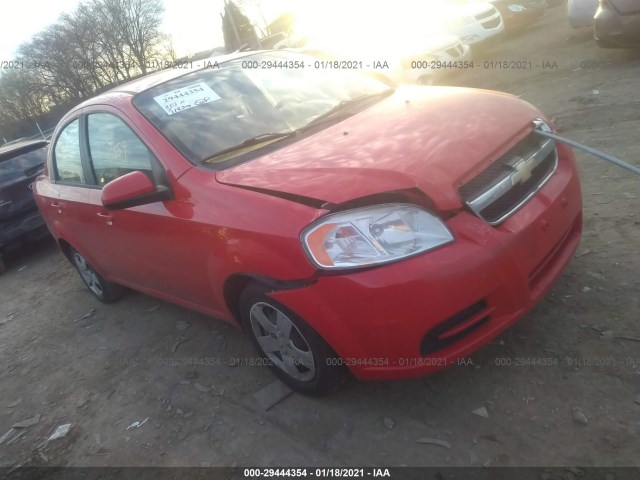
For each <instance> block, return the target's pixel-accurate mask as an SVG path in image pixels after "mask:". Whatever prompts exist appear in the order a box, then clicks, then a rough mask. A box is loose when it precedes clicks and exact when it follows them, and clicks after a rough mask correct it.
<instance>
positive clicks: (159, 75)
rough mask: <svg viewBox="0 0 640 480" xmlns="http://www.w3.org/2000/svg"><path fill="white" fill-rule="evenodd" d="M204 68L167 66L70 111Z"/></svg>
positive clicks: (236, 54)
mask: <svg viewBox="0 0 640 480" xmlns="http://www.w3.org/2000/svg"><path fill="white" fill-rule="evenodd" d="M264 52H265V50H260V51H248V52H233V53H229V54H227V55H219V56H215V57H209V58H206V59H204V60H202V62H207V61H209V62H211V63H217V64H218V65H220V64H222V63H226V62H229V61H231V60H235V59H238V58H242V57H247V56H251V55H255V54H257V53H264ZM205 68H206V67H205V64H204V63H203V66H202V67H200V68H197V69H196V68H194V69H186V68H184V69H183V68H169V69H166V70H160V71H159V72H154V73H150V74H148V75H145V76H143V77H140V78H137V79H135V80H131V81H130V82H127V83H123V84H122V85H118V86H117V87H114V88H112V89H110V90H107V91H106V92H104V93H101V94H99V95H96V96H94V97H91V98H89V99H88V100H85V101H84V102H82V103H81V104H80V105H78V106H77V107H75V108H74V109H73V110H72V111H75V110H78V109H80V108H83V107H86V106H88V105H95V104H99V103H102V102H103V101H104V100H106V99H107V98H113V97H114V96H121V95H127V96H129V95H136V94H137V93H140V92H144V91H145V90H148V89H150V88H153V87H155V86H157V85H160V84H161V83H165V82H168V81H170V80H173V79H175V78H179V77H182V76H184V75H188V74H189V73H193V72H196V71H199V70H204V69H205Z"/></svg>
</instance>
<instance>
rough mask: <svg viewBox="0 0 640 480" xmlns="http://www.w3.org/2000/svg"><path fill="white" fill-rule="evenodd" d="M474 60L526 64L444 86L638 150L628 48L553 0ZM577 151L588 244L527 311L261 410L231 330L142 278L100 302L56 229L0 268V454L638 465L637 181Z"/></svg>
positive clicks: (2, 460)
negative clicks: (503, 98)
mask: <svg viewBox="0 0 640 480" xmlns="http://www.w3.org/2000/svg"><path fill="white" fill-rule="evenodd" d="M477 59H478V60H477V61H476V63H477V64H482V65H483V66H484V63H483V61H484V60H488V61H489V60H494V61H495V60H525V61H527V62H528V61H531V68H528V69H524V70H505V69H492V68H486V69H485V68H480V67H477V68H474V69H473V70H472V71H471V70H470V71H467V72H465V73H464V74H463V75H459V76H458V77H457V78H456V79H455V83H457V84H460V85H465V86H474V87H481V88H491V89H497V90H503V91H506V92H510V93H513V94H515V95H518V96H520V97H522V98H524V99H526V100H527V101H530V102H531V103H533V104H535V105H537V106H538V107H540V108H541V110H542V111H544V112H545V113H546V114H547V115H548V116H549V117H551V118H553V119H554V120H555V122H556V123H557V126H558V129H559V132H560V133H561V134H563V135H567V136H569V137H571V138H573V139H575V140H578V141H584V142H586V143H588V144H589V145H591V146H593V147H595V148H599V149H601V150H604V151H606V152H608V153H611V154H613V155H616V156H618V157H619V158H622V159H624V160H626V161H630V162H636V163H640V161H639V158H640V155H639V154H640V143H639V142H638V139H639V138H640V137H639V136H638V131H639V127H640V94H639V90H638V78H640V51H638V50H635V51H633V50H602V49H599V48H598V47H597V46H596V45H595V44H594V42H593V41H592V38H591V33H590V32H589V31H588V29H586V30H571V29H570V28H569V26H568V24H567V22H566V19H565V18H564V9H563V8H562V7H557V8H553V9H550V10H549V12H548V14H547V15H546V16H545V17H544V18H543V19H542V20H541V21H540V22H539V24H537V25H535V26H534V27H533V28H530V29H528V30H527V31H525V32H522V34H520V35H518V36H513V37H510V38H508V39H505V40H504V41H503V42H502V43H501V44H499V45H497V46H495V47H493V48H492V49H490V50H486V51H484V52H481V53H479V56H478V57H477ZM487 65H490V64H489V63H487ZM425 88H428V87H425ZM577 158H578V162H579V165H580V175H581V178H582V182H583V190H584V191H583V194H584V209H585V228H584V236H583V241H582V244H581V246H580V247H579V250H578V253H577V255H576V258H574V260H573V262H572V263H571V265H570V266H569V268H568V269H567V270H566V272H565V273H564V274H563V275H562V277H561V278H560V280H559V281H558V283H557V284H556V286H555V287H554V289H553V291H552V292H551V294H550V295H548V296H547V298H546V299H545V300H544V301H543V302H542V303H541V304H540V305H539V306H538V307H537V308H536V309H535V310H534V311H533V312H532V313H531V314H529V315H528V316H527V317H526V318H524V319H523V320H521V321H520V322H519V323H518V324H517V325H515V326H514V327H513V328H511V329H510V330H509V331H507V332H506V333H505V334H504V335H502V336H501V337H500V338H499V339H498V340H497V341H495V342H493V343H492V344H489V345H487V346H485V347H484V348H482V349H481V350H480V351H478V352H477V353H476V354H475V355H473V356H472V357H471V360H470V361H469V362H468V364H466V365H461V366H459V367H454V368H450V369H448V370H445V371H442V372H439V373H438V374H436V375H433V376H431V377H426V378H418V379H412V380H403V381H397V382H358V381H350V382H348V383H347V384H346V385H345V386H344V388H342V389H341V390H340V391H339V392H337V393H335V394H334V395H332V396H329V397H326V398H322V399H312V398H306V397H304V396H300V395H295V394H292V395H289V396H288V397H286V398H285V399H284V400H282V401H281V402H280V403H278V404H277V405H275V406H273V407H272V408H270V409H269V410H264V408H263V407H262V406H261V404H260V403H259V402H258V401H257V400H256V398H255V397H254V394H255V393H256V392H258V391H259V390H260V389H262V388H263V387H265V386H268V385H269V384H271V383H272V382H274V379H275V377H274V376H273V375H272V374H271V372H270V371H269V370H268V369H266V368H264V367H262V366H258V365H250V364H243V365H240V366H238V365H235V363H236V360H234V359H245V360H246V359H247V358H254V357H255V354H254V352H253V350H252V348H251V346H250V344H249V342H248V341H247V340H246V339H245V338H244V337H243V335H242V334H241V333H240V332H239V331H236V330H235V329H233V328H231V327H230V326H228V325H226V324H224V323H222V322H219V321H216V320H213V319H211V318H208V317H205V316H203V315H200V314H198V313H195V312H192V311H189V310H185V309H183V308H181V307H178V306H175V305H172V304H169V303H165V302H162V301H159V300H157V299H155V298H152V297H149V296H146V295H143V294H139V293H135V292H131V293H129V294H128V295H127V296H126V297H125V298H123V299H122V300H121V301H120V302H118V303H116V304H114V305H110V306H106V305H103V304H101V303H99V302H98V301H97V300H94V299H93V297H92V296H91V295H90V294H89V293H88V291H87V290H86V289H85V288H84V286H83V284H82V283H81V280H80V278H79V276H78V275H77V274H76V273H75V271H74V270H73V269H72V267H71V265H70V264H69V263H68V262H67V261H66V259H64V258H63V256H62V255H61V254H60V253H59V252H58V250H57V249H56V247H55V245H54V244H53V242H52V241H51V240H45V241H42V242H40V243H38V244H37V245H34V246H32V247H31V248H26V249H23V250H21V251H20V252H17V253H16V254H15V256H13V257H12V258H9V259H8V271H7V272H6V273H5V274H3V275H1V276H0V385H2V387H1V389H0V437H1V436H2V435H3V434H4V433H5V432H6V431H8V430H9V429H10V428H11V426H12V425H13V424H15V423H16V422H21V421H23V420H27V419H30V420H29V422H28V423H31V426H29V427H27V428H23V429H19V430H17V431H16V432H15V433H14V434H12V435H11V436H10V437H8V438H7V440H5V441H4V442H3V444H2V445H0V466H7V467H10V466H16V465H40V466H43V465H66V466H150V465H155V466H208V465H212V466H245V465H247V466H251V465H261V466H277V465H292V466H294V465H308V464H313V465H334V466H335V465H344V466H348V465H385V466H400V465H409V466H427V465H444V466H482V465H485V466H488V465H490V466H525V465H527V466H563V465H564V466H566V465H581V466H636V467H638V466H640V455H639V454H638V452H640V324H639V323H638V312H639V311H640V300H639V299H640V296H639V295H638V289H639V287H640V280H639V278H638V272H639V271H640V256H639V255H638V254H637V251H638V248H639V247H640V245H639V242H638V240H639V238H640V237H639V235H638V232H639V228H638V225H639V223H640V213H638V212H640V208H639V207H640V191H639V189H638V185H639V184H640V183H639V182H640V178H639V177H637V176H632V175H631V174H629V173H627V172H625V171H624V170H621V169H619V168H617V167H615V166H611V165H609V164H607V163H604V162H602V161H601V160H597V159H595V158H593V157H590V156H587V155H584V154H581V153H577ZM543 358H544V359H551V361H550V362H551V364H550V365H546V366H545V365H542V364H541V362H535V361H534V359H543ZM245 363H246V361H245ZM474 412H475V413H474ZM147 419H148V420H147ZM145 420H146V421H145ZM134 422H141V423H142V425H141V426H139V428H128V427H130V426H131V425H132V424H133V423H134ZM67 423H70V424H71V429H70V430H69V432H68V433H67V435H66V436H65V437H64V438H62V439H59V440H55V441H51V442H49V443H46V442H44V441H43V440H45V439H47V438H48V437H49V435H51V434H52V433H53V431H54V430H55V429H56V427H58V426H60V425H63V424H67ZM18 433H22V436H19V437H17V438H16V436H15V435H16V434H18ZM424 438H431V439H437V440H441V441H442V442H440V443H441V444H440V445H435V444H433V443H419V442H417V440H419V439H424Z"/></svg>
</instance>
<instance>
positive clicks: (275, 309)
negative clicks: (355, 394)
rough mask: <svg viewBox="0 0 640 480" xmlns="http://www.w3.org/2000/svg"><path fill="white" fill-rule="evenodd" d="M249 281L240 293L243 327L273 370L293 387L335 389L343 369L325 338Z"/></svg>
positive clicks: (312, 390)
mask: <svg viewBox="0 0 640 480" xmlns="http://www.w3.org/2000/svg"><path fill="white" fill-rule="evenodd" d="M265 292H266V289H265V288H264V287H262V286H261V285H259V284H250V285H249V286H248V287H247V288H245V290H244V291H243V292H242V294H241V296H240V305H239V306H240V317H241V322H242V326H243V328H244V330H245V331H246V332H247V334H248V335H249V337H250V338H251V341H252V343H253V344H254V345H255V347H256V348H257V349H258V352H260V354H261V356H262V357H263V358H264V359H265V360H266V361H267V362H268V364H269V366H270V368H271V369H272V370H273V372H274V373H275V374H276V375H277V376H278V378H280V380H282V381H283V382H284V383H286V384H287V385H288V386H289V387H291V389H292V390H295V391H296V392H299V393H303V394H307V395H325V394H327V393H330V392H332V391H334V390H336V389H337V388H338V387H339V386H340V384H341V383H342V382H343V381H344V379H345V378H346V373H347V372H346V370H345V368H344V367H343V366H342V365H340V363H341V362H339V361H337V360H338V357H337V355H336V353H335V352H334V351H333V349H332V348H331V347H330V346H329V344H327V342H325V340H324V339H323V338H322V337H321V336H320V335H319V334H318V333H317V332H316V331H315V330H314V329H313V328H312V327H311V326H310V325H309V324H308V323H306V322H305V321H304V320H302V319H301V318H300V317H299V316H297V315H296V314H294V313H293V312H292V311H290V310H288V309H287V308H286V307H284V306H282V305H280V304H279V303H277V302H276V301H275V300H273V299H272V298H270V297H268V296H267V295H266V294H265Z"/></svg>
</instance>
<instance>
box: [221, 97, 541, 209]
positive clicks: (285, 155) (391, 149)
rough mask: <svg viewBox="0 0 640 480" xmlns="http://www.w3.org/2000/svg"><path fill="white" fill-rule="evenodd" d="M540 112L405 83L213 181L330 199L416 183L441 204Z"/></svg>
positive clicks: (451, 201) (504, 100) (508, 101)
mask: <svg viewBox="0 0 640 480" xmlns="http://www.w3.org/2000/svg"><path fill="white" fill-rule="evenodd" d="M538 116H540V113H539V112H538V110H536V109H535V108H534V107H533V106H531V105H530V104H528V103H526V102H524V101H522V100H519V99H517V98H515V97H513V96H511V95H507V94H503V93H498V92H490V91H484V90H475V89H466V88H456V87H405V88H402V89H398V90H397V91H396V92H395V93H394V94H393V95H391V96H390V97H387V98H386V99H384V100H382V101H380V102H379V103H377V104H374V105H373V106H371V107H369V108H367V109H365V110H363V111H360V112H359V113H357V114H355V115H353V116H351V117H349V118H347V119H346V120H343V121H341V122H339V123H336V124H333V125H331V126H330V127H328V128H326V129H324V130H322V131H320V132H318V133H315V134H313V135H310V136H308V137H304V138H302V139H300V140H299V141H297V142H295V143H291V144H288V145H287V146H284V147H282V148H280V149H278V150H276V151H274V152H272V153H269V154H267V155H264V156H262V157H259V158H256V159H254V160H251V161H248V162H246V163H243V164H240V165H238V166H236V167H233V168H230V169H227V170H223V171H220V172H217V174H216V178H217V180H218V181H219V182H221V183H224V184H228V185H235V186H239V187H244V188H250V189H255V190H261V191H263V192H266V193H268V192H274V193H275V194H277V193H281V194H285V195H294V196H300V197H306V198H311V199H316V200H321V201H324V202H330V203H333V204H340V203H344V202H347V201H350V200H354V199H356V198H360V197H365V196H369V195H374V194H377V193H384V192H389V191H394V190H403V189H409V188H419V189H420V190H422V191H423V192H424V193H425V194H426V195H427V196H429V197H430V199H431V200H432V201H433V203H434V205H435V206H436V207H437V208H439V209H441V210H447V209H455V208H459V207H460V206H461V201H460V198H459V195H458V187H459V186H460V185H462V184H464V183H466V182H467V181H469V180H470V179H471V178H473V177H475V176H476V175H477V174H478V173H479V172H481V171H482V170H484V169H485V168H486V166H487V165H488V164H489V163H491V162H492V161H493V160H495V159H496V158H497V157H498V156H499V155H501V154H502V153H504V152H505V151H506V150H507V149H508V148H510V147H511V146H512V145H513V144H514V143H515V142H517V141H518V140H519V139H520V138H522V137H523V136H524V135H525V134H526V133H528V132H529V131H530V130H531V129H532V128H533V127H532V124H531V120H533V119H534V118H536V117H538Z"/></svg>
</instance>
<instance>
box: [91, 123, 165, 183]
mask: <svg viewBox="0 0 640 480" xmlns="http://www.w3.org/2000/svg"><path fill="white" fill-rule="evenodd" d="M88 122H89V123H88V137H89V152H90V153H91V162H92V164H93V170H94V172H95V175H96V180H97V181H98V185H99V186H103V185H106V184H107V183H109V182H110V181H111V180H115V179H116V178H118V177H121V176H122V175H125V174H127V173H130V172H133V171H135V170H140V171H142V172H144V173H146V174H147V175H149V177H151V178H152V173H151V159H152V158H153V154H152V153H151V151H149V149H148V148H147V147H146V145H145V144H144V143H142V141H141V140H140V139H139V138H138V137H137V136H136V134H135V133H134V132H133V131H132V130H131V129H130V128H129V127H128V126H127V125H126V124H125V123H124V122H123V121H122V120H120V119H119V118H118V117H116V116H115V115H111V114H109V113H93V114H91V115H89V116H88Z"/></svg>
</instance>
